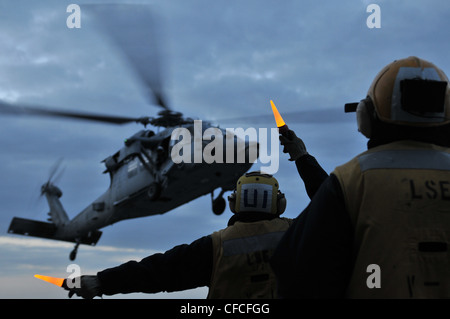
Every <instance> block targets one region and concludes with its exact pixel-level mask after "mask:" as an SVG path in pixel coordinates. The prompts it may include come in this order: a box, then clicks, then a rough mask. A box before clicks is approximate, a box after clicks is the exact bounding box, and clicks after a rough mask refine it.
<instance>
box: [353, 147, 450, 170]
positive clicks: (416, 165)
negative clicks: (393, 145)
mask: <svg viewBox="0 0 450 319" xmlns="http://www.w3.org/2000/svg"><path fill="white" fill-rule="evenodd" d="M358 162H359V166H360V167H361V171H362V172H365V171H367V170H369V169H380V168H393V169H396V168H398V169H401V168H404V169H433V170H450V154H448V153H444V152H441V151H438V150H385V151H380V152H375V153H368V154H363V155H361V156H359V157H358Z"/></svg>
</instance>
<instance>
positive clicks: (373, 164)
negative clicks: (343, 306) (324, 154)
mask: <svg viewBox="0 0 450 319" xmlns="http://www.w3.org/2000/svg"><path fill="white" fill-rule="evenodd" d="M334 174H335V175H336V176H337V178H338V180H339V182H340V185H341V188H342V192H343V195H344V198H345V205H346V210H347V211H348V213H349V214H350V219H351V221H352V223H353V226H354V229H355V241H354V269H353V274H352V276H351V280H350V284H349V287H348V291H347V294H348V297H353V298H450V149H448V148H443V147H438V146H436V145H432V144H427V143H419V142H414V141H401V142H395V143H390V144H387V145H382V146H378V147H375V148H373V149H370V150H368V151H366V152H364V153H362V154H360V155H358V156H357V157H355V158H354V159H353V160H351V161H350V162H348V163H347V164H344V165H342V166H340V167H337V168H336V169H335V171H334Z"/></svg>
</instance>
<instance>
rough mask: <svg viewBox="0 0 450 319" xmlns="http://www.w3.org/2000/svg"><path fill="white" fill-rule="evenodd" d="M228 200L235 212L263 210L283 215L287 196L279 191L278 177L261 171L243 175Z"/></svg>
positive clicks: (263, 211)
mask: <svg viewBox="0 0 450 319" xmlns="http://www.w3.org/2000/svg"><path fill="white" fill-rule="evenodd" d="M228 201H229V205H230V210H231V211H232V212H233V213H241V212H262V213H272V214H277V215H281V214H282V213H283V212H284V210H285V209H286V198H285V197H284V194H283V193H281V192H280V191H279V184H278V181H277V180H276V178H275V177H273V176H272V175H269V174H264V173H261V172H251V173H247V174H245V175H243V176H241V177H240V178H239V180H238V181H237V183H236V190H235V191H234V192H233V193H232V194H231V195H230V196H229V197H228Z"/></svg>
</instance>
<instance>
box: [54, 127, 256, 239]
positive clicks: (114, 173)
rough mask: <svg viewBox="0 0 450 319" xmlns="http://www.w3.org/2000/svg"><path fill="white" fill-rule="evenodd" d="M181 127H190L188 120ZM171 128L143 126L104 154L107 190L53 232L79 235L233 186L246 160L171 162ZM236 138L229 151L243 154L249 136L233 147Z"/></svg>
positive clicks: (163, 210)
mask: <svg viewBox="0 0 450 319" xmlns="http://www.w3.org/2000/svg"><path fill="white" fill-rule="evenodd" d="M183 127H185V128H187V129H189V130H193V125H183ZM206 128H208V125H204V127H203V129H206ZM174 129H175V128H174V127H172V128H167V129H165V130H164V131H162V132H160V133H158V134H154V133H153V132H152V131H146V130H143V131H140V132H138V133H136V134H135V135H133V136H132V137H131V138H129V139H127V140H126V141H125V146H124V147H123V148H122V149H121V150H120V151H118V152H117V153H115V154H114V155H113V156H110V157H108V158H106V159H105V160H104V163H105V166H106V170H105V171H104V173H108V174H109V175H110V179H111V183H110V186H109V188H108V189H107V191H106V192H105V193H104V194H103V195H101V196H100V197H98V198H97V199H96V200H95V201H94V202H93V203H92V204H90V205H89V206H88V207H86V208H85V209H84V210H83V211H82V212H81V213H79V214H78V215H77V216H76V217H75V218H73V219H72V220H70V221H69V223H67V224H66V225H64V227H60V228H58V231H57V233H56V234H55V235H56V236H57V237H60V238H67V239H76V238H82V237H85V236H89V233H90V232H93V231H96V230H98V229H100V228H103V227H105V226H108V225H111V224H113V223H116V222H118V221H121V220H124V219H130V218H138V217H144V216H151V215H156V214H164V213H166V212H168V211H170V210H172V209H174V208H176V207H178V206H181V205H183V204H185V203H187V202H190V201H192V200H194V199H196V198H198V197H200V196H203V195H206V194H209V193H211V192H212V191H213V190H215V189H217V188H221V189H222V191H228V190H233V189H234V188H235V185H236V180H237V179H238V178H239V177H240V176H241V175H242V174H244V173H245V172H246V171H247V170H248V169H249V168H250V167H251V165H252V163H251V162H249V161H246V162H244V163H237V162H236V163H210V164H207V163H204V162H202V163H185V162H182V163H178V164H176V163H174V161H173V160H172V159H171V157H170V151H171V148H172V147H173V146H174V144H175V143H174V141H173V140H171V137H172V131H173V130H174ZM221 130H222V131H223V132H224V133H225V130H223V129H221ZM223 136H225V134H224V135H223ZM237 139H238V138H237V137H236V143H234V149H233V150H232V151H233V152H234V154H238V153H239V152H244V153H245V154H246V158H248V151H249V148H250V144H249V142H246V141H245V142H244V143H243V144H241V145H244V148H243V149H239V147H238V146H239V143H237ZM208 142H209V141H203V143H202V144H203V145H202V146H203V148H204V147H205V146H206V145H208ZM192 143H194V141H192ZM223 143H225V140H224V141H223ZM192 149H193V148H192ZM224 156H226V154H224Z"/></svg>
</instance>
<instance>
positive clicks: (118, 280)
mask: <svg viewBox="0 0 450 319" xmlns="http://www.w3.org/2000/svg"><path fill="white" fill-rule="evenodd" d="M299 140H300V139H297V140H296V141H297V142H298V141H299ZM302 143H303V142H302ZM303 148H304V145H303ZM303 156H306V157H308V158H310V161H309V162H306V163H305V165H304V166H303V169H305V170H308V169H313V170H314V171H317V167H315V166H316V165H317V166H319V164H318V163H317V162H316V161H315V160H314V161H313V160H311V158H313V157H312V156H311V155H309V154H306V148H305V154H303ZM308 165H312V166H314V167H309V166H308ZM319 167H320V166H319ZM320 169H321V168H320ZM320 169H319V171H320V172H321V173H322V174H320V175H318V176H317V178H322V179H323V176H324V175H325V177H326V176H327V174H326V173H325V172H324V171H323V170H322V171H321V170H320ZM307 178H310V179H312V178H313V176H312V175H308V177H307ZM305 184H306V187H307V189H309V183H308V180H307V179H306V180H305ZM315 184H316V183H312V187H316V186H315ZM311 192H313V191H312V190H311V189H309V193H311ZM228 201H229V206H230V210H231V211H232V212H233V213H234V215H233V216H232V217H231V219H230V220H229V222H228V226H227V227H226V228H225V229H222V230H220V231H217V232H214V233H213V234H211V235H209V236H205V237H202V238H200V239H198V240H196V241H194V242H193V243H191V244H190V245H187V244H185V245H179V246H176V247H174V248H172V249H171V250H169V251H167V252H165V253H158V254H154V255H151V256H149V257H146V258H144V259H142V260H141V261H140V262H137V261H129V262H127V263H125V264H122V265H120V266H118V267H114V268H109V269H106V270H103V271H100V272H98V273H97V275H93V276H81V278H75V279H74V282H80V283H81V284H80V286H79V287H75V288H68V285H67V282H65V284H64V287H65V289H67V290H69V296H70V297H71V296H72V295H73V294H77V295H78V296H81V297H84V298H93V297H95V296H101V295H114V294H118V293H131V292H144V293H157V292H162V291H167V292H171V291H180V290H186V289H192V288H197V287H203V286H208V287H209V293H208V298H275V297H277V296H276V281H275V276H274V274H273V272H272V270H271V268H270V265H269V259H270V257H271V256H272V253H273V251H274V249H275V248H276V246H277V243H278V241H279V240H280V238H281V237H282V236H283V234H284V232H285V231H286V229H288V227H289V225H290V224H291V221H292V220H291V219H288V218H282V217H280V215H281V214H283V212H284V210H285V208H286V198H285V196H284V194H283V193H282V192H281V191H280V190H279V184H278V181H277V180H276V179H275V178H274V177H273V176H272V175H268V174H264V173H260V172H251V173H247V174H245V175H243V176H242V177H241V178H239V180H238V181H237V184H236V189H235V191H234V192H233V193H232V194H231V195H230V196H229V197H228ZM78 280H79V281H78Z"/></svg>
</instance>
